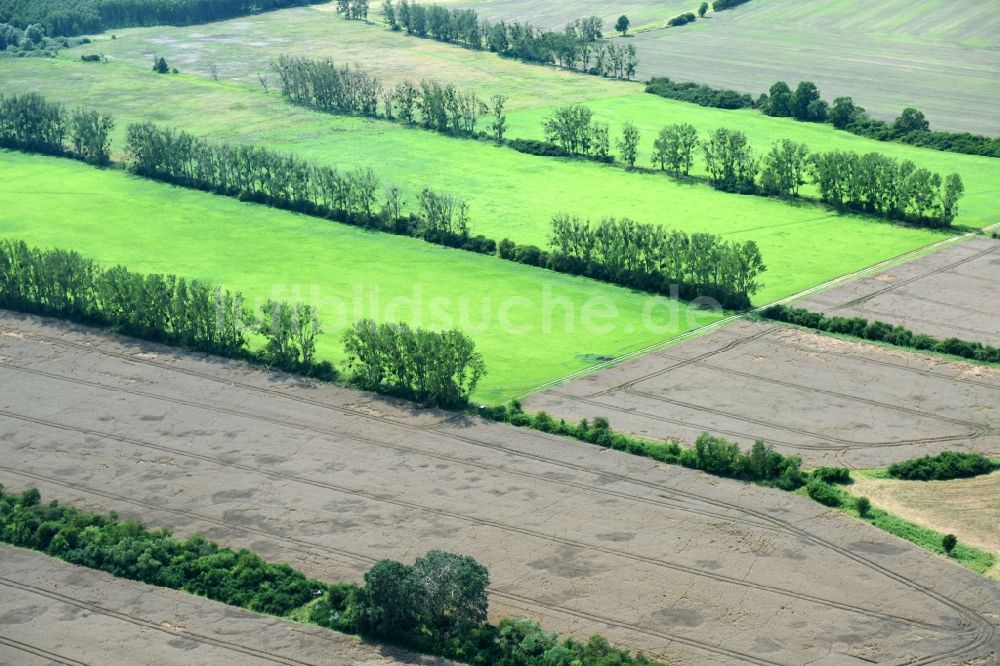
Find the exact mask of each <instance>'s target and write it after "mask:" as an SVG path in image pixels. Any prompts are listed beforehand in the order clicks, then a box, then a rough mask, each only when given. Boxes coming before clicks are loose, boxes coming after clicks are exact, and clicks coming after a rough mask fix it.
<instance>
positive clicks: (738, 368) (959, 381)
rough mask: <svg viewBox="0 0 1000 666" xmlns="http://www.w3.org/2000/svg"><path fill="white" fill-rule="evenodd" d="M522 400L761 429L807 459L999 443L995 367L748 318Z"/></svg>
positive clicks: (629, 416) (683, 427)
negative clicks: (749, 319) (818, 333)
mask: <svg viewBox="0 0 1000 666" xmlns="http://www.w3.org/2000/svg"><path fill="white" fill-rule="evenodd" d="M524 405H525V408H526V409H530V410H545V411H547V412H549V413H550V414H552V415H554V416H556V417H562V418H566V419H568V420H578V419H581V418H593V417H595V416H604V417H607V418H608V419H609V420H610V421H611V426H612V427H613V428H614V429H615V430H619V431H622V432H627V433H633V434H636V435H640V436H643V437H649V438H655V439H671V438H677V439H680V440H683V441H687V442H690V441H693V440H694V439H695V438H696V437H697V436H698V435H699V434H700V433H702V432H705V431H708V432H710V433H712V434H714V435H718V436H722V437H726V438H728V439H731V440H736V441H739V442H741V443H742V444H745V445H749V444H751V443H752V442H753V441H754V440H757V439H763V440H764V441H766V442H769V443H771V444H773V445H774V446H775V448H776V449H778V450H780V451H782V452H785V453H792V454H796V455H800V456H802V458H803V460H804V461H805V464H806V465H807V466H810V467H815V466H819V465H842V466H846V467H852V468H872V467H881V466H884V465H887V464H889V463H893V462H897V461H900V460H905V459H908V458H913V457H916V456H921V455H925V454H928V453H938V452H940V451H944V450H949V451H962V450H965V451H978V452H981V453H988V454H997V453H1000V427H998V426H1000V370H998V369H995V368H987V367H983V366H978V365H970V364H966V363H958V362H953V361H949V360H945V359H942V358H940V357H934V356H927V355H921V354H913V353H910V352H907V351H901V350H895V349H887V348H884V347H879V346H875V345H870V344H862V343H858V342H852V341H847V340H841V339H839V338H834V337H828V336H823V335H817V334H815V333H811V332H807V331H800V330H797V329H794V328H788V327H785V326H780V325H772V324H765V323H756V322H748V321H741V322H739V323H737V324H733V325H730V326H728V327H725V328H723V329H721V330H718V331H716V332H713V333H711V334H709V335H705V336H703V337H700V338H697V339H695V340H691V341H688V342H684V343H681V344H679V345H676V346H674V347H668V348H666V349H663V350H661V351H658V352H653V353H651V354H648V355H646V356H642V357H639V358H637V359H635V360H632V361H629V362H627V363H623V364H621V365H619V366H616V367H613V368H610V369H608V370H604V371H602V372H599V373H596V374H593V375H590V376H588V377H584V378H583V379H580V380H577V381H574V382H572V383H569V384H566V385H563V386H559V387H556V388H554V389H552V390H550V391H547V392H544V393H540V394H538V395H535V396H532V397H531V398H529V399H527V400H525V403H524Z"/></svg>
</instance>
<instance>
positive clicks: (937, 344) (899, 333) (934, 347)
mask: <svg viewBox="0 0 1000 666" xmlns="http://www.w3.org/2000/svg"><path fill="white" fill-rule="evenodd" d="M761 314H762V316H764V317H766V318H767V319H773V320H775V321H782V322H785V323H788V324H794V325H796V326H804V327H806V328H812V329H816V330H818V331H826V332H828V333H840V334H844V335H853V336H855V337H858V338H864V339H865V340H872V341H875V342H887V343H889V344H891V345H895V346H897V347H906V348H909V349H917V350H920V351H932V352H939V353H942V354H951V355H953V356H961V357H962V358H967V359H971V360H974V361H983V362H986V363H1000V348H996V347H990V346H988V345H983V344H981V343H979V342H967V341H965V340H959V339H957V338H948V339H946V340H938V339H936V338H933V337H931V336H929V335H923V334H921V333H914V332H913V331H910V330H909V329H907V328H905V327H903V326H894V325H892V324H887V323H885V322H881V321H868V320H867V319H864V318H862V317H829V316H827V315H824V314H823V313H820V312H810V311H809V310H805V309H802V308H792V307H789V306H787V305H772V306H770V307H768V308H767V309H765V310H764V311H763V312H762V313H761Z"/></svg>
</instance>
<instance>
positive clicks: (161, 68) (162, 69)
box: [153, 57, 170, 74]
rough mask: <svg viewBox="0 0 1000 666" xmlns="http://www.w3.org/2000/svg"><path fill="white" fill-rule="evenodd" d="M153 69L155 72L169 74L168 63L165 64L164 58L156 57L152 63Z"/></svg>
mask: <svg viewBox="0 0 1000 666" xmlns="http://www.w3.org/2000/svg"><path fill="white" fill-rule="evenodd" d="M153 71H154V72H156V73H157V74H169V73H170V65H168V64H167V61H166V60H165V59H164V58H162V57H161V58H157V60H156V61H155V62H154V63H153Z"/></svg>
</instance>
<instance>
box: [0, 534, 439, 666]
mask: <svg viewBox="0 0 1000 666" xmlns="http://www.w3.org/2000/svg"><path fill="white" fill-rule="evenodd" d="M447 663H450V662H446V661H443V660H437V659H430V658H418V657H413V656H408V655H404V654H402V653H401V651H398V650H393V649H388V650H387V649H385V648H381V647H377V646H372V645H367V644H364V643H362V642H360V641H359V640H357V639H354V638H352V637H350V636H345V635H343V634H336V633H333V632H330V631H326V630H324V629H320V628H318V627H309V626H305V625H299V624H294V623H291V622H286V621H283V620H279V619H277V618H273V617H267V616H264V615H257V614H256V613H251V612H249V611H245V610H242V609H239V608H233V607H231V606H226V605H224V604H220V603H216V602H214V601H209V600H208V599H203V598H201V597H195V596H192V595H190V594H185V593H183V592H177V591H175V590H165V589H162V588H158V587H151V586H149V585H146V584H144V583H138V582H136V581H132V580H126V579H122V578H116V577H114V576H112V575H110V574H106V573H103V572H100V571H93V570H91V569H84V568H81V567H76V566H73V565H71V564H66V563H65V562H61V561H59V560H57V559H54V558H51V557H49V556H47V555H44V554H42V553H35V552H32V551H28V550H22V549H20V548H11V547H9V546H5V545H0V664H18V665H19V666H36V665H42V664H65V665H66V666H80V665H82V664H157V665H162V666H168V665H173V664H176V665H177V666H186V665H188V664H212V666H229V665H231V666H252V665H256V664H287V665H288V666H312V665H315V666H320V665H327V666H355V665H359V666H390V665H391V664H442V665H443V664H447Z"/></svg>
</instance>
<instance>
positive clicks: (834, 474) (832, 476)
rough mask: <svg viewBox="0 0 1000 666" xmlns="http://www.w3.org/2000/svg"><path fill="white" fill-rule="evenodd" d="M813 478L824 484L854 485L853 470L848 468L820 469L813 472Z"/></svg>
mask: <svg viewBox="0 0 1000 666" xmlns="http://www.w3.org/2000/svg"><path fill="white" fill-rule="evenodd" d="M812 478H814V479H819V480H820V481H823V482H824V483H840V484H849V483H852V481H851V470H849V469H847V468H846V467H819V468H817V469H815V470H813V473H812Z"/></svg>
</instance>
